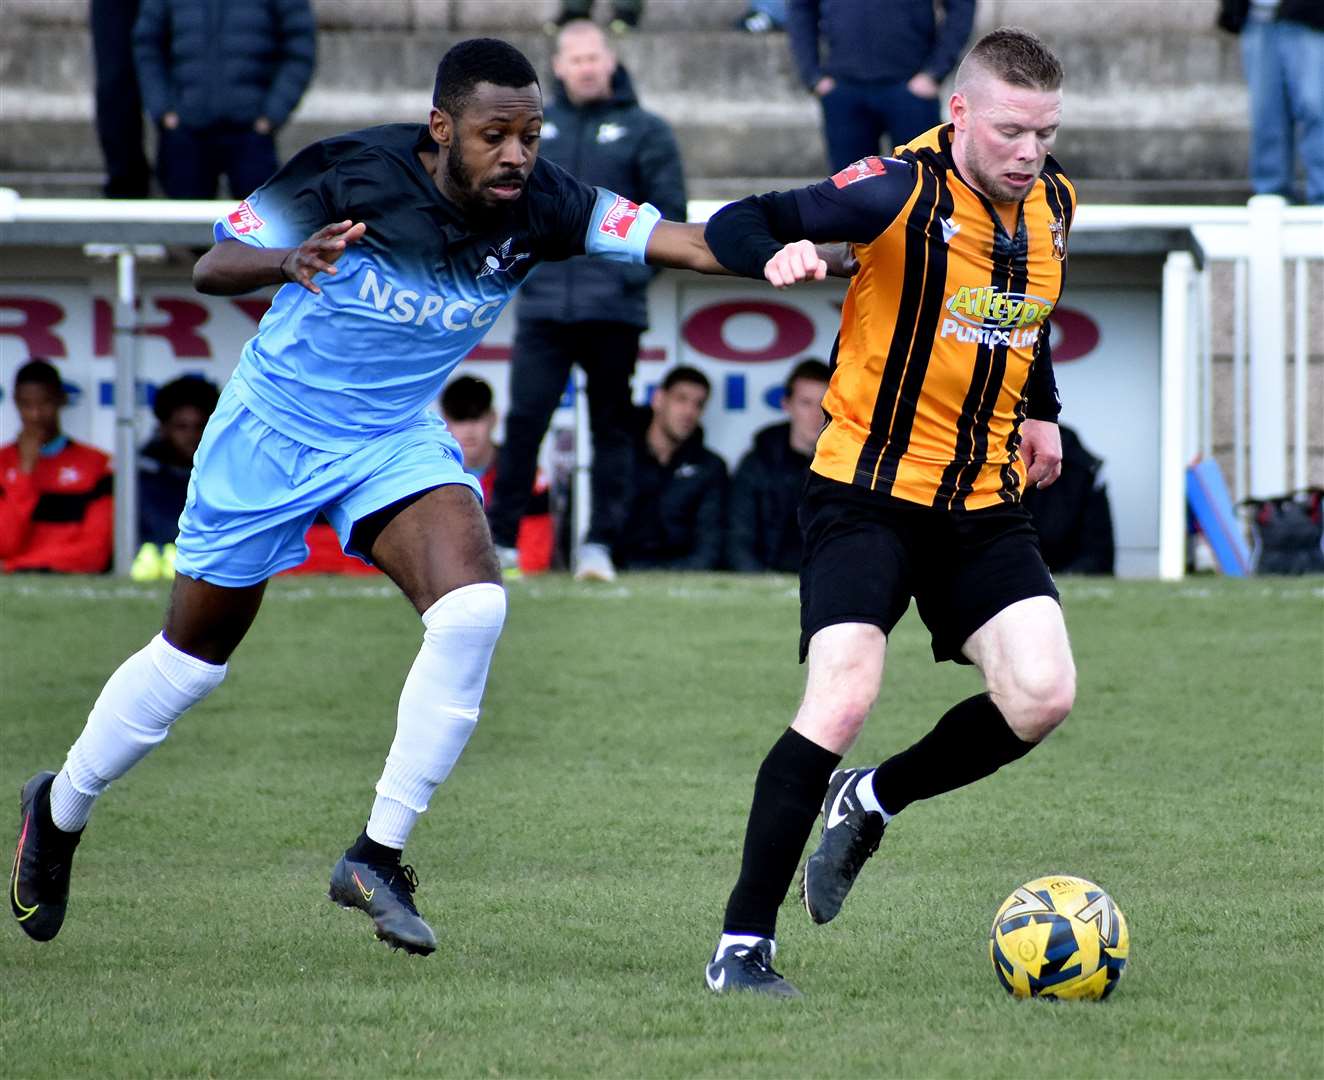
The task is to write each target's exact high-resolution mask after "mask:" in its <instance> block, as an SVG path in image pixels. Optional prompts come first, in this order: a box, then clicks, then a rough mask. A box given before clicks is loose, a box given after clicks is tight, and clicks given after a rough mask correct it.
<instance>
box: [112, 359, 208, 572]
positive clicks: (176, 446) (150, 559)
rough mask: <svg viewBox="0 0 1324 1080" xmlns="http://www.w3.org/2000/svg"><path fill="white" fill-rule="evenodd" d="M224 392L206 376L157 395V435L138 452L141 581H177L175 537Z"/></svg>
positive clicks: (136, 562) (137, 568) (136, 563)
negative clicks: (199, 455) (205, 432)
mask: <svg viewBox="0 0 1324 1080" xmlns="http://www.w3.org/2000/svg"><path fill="white" fill-rule="evenodd" d="M219 396H220V392H219V391H218V390H217V389H216V385H215V384H214V383H212V382H210V381H208V380H207V379H204V378H202V377H201V376H200V375H186V376H184V377H183V378H179V379H173V380H171V381H170V382H168V383H166V384H165V385H164V386H162V387H161V388H160V389H158V390H157V392H156V397H155V398H153V399H152V411H153V412H154V413H155V414H156V423H157V428H156V434H154V435H153V436H152V438H151V440H150V441H149V442H148V443H147V445H146V446H144V447H143V448H142V449H141V450H140V451H139V452H138V545H139V547H138V553H137V554H136V555H135V556H134V558H133V566H132V567H131V568H130V570H129V573H130V575H131V576H132V577H133V579H134V580H135V581H155V580H157V579H158V578H166V579H168V578H173V577H174V576H175V537H176V536H178V535H179V515H180V514H181V513H183V511H184V502H185V500H186V499H187V498H188V482H189V476H190V475H192V473H193V455H194V454H195V453H197V450H198V444H199V443H200V442H202V431H203V428H205V427H206V426H207V418H208V417H209V416H211V414H212V410H214V409H215V408H216V401H217V398H218V397H219Z"/></svg>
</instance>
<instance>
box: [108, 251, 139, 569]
mask: <svg viewBox="0 0 1324 1080" xmlns="http://www.w3.org/2000/svg"><path fill="white" fill-rule="evenodd" d="M137 262H138V260H137V255H136V254H135V253H134V250H133V248H130V247H126V248H121V249H120V250H119V251H117V252H116V253H115V323H114V328H115V333H114V338H115V574H116V576H118V577H128V576H129V570H130V568H131V567H132V566H133V558H134V555H135V554H136V552H137V550H138V543H137V541H138V426H137V423H136V414H137V409H138V336H137V326H138V311H137V306H138V281H137V269H138V267H137Z"/></svg>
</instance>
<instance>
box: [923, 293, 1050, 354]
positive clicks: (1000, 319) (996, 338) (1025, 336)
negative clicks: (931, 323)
mask: <svg viewBox="0 0 1324 1080" xmlns="http://www.w3.org/2000/svg"><path fill="white" fill-rule="evenodd" d="M947 310H948V311H949V312H951V316H950V317H949V318H944V319H943V320H942V336H943V337H945V338H946V337H955V338H956V340H957V341H962V342H969V343H971V344H975V345H989V346H999V345H1006V346H1009V347H1010V348H1013V349H1022V348H1029V347H1030V346H1032V345H1034V339H1035V338H1036V337H1038V336H1039V326H1040V324H1042V323H1043V321H1044V320H1045V319H1046V318H1048V316H1049V313H1050V312H1052V310H1053V305H1052V303H1051V302H1050V301H1048V300H1045V299H1044V298H1043V297H1042V296H1031V295H1030V294H1028V293H1007V292H1000V291H999V290H998V289H997V288H995V287H994V286H992V285H984V286H982V287H979V288H974V289H972V288H970V287H969V286H967V285H962V286H961V287H960V288H959V289H957V290H956V294H955V295H954V296H952V297H949V298H948V300H947Z"/></svg>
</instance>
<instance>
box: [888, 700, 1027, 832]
mask: <svg viewBox="0 0 1324 1080" xmlns="http://www.w3.org/2000/svg"><path fill="white" fill-rule="evenodd" d="M1035 745H1036V744H1035V743H1029V742H1025V741H1024V740H1023V739H1022V738H1021V737H1020V736H1018V735H1017V734H1016V733H1015V732H1014V731H1012V730H1011V728H1010V727H1008V726H1007V720H1006V717H1004V716H1003V715H1002V713H1001V712H999V711H998V707H997V706H996V705H994V704H993V699H992V698H990V697H989V696H988V695H987V694H976V695H975V696H974V697H972V698H966V699H965V700H964V701H962V702H961V703H960V704H959V705H953V706H952V707H951V708H950V709H948V710H947V712H946V713H944V714H943V717H942V719H941V720H939V721H938V722H937V723H936V724H935V725H934V726H933V730H932V731H930V732H929V733H928V734H927V735H925V736H924V738H922V739H920V740H919V742H917V743H915V744H914V745H913V746H911V747H910V748H908V749H906V750H902V751H901V753H899V754H895V755H893V756H892V757H890V758H888V759H887V760H886V761H884V762H883V763H882V764H881V765H879V766H878V768H877V770H876V771H875V772H874V774H873V790H874V795H875V796H876V797H877V799H878V802H879V803H880V804H881V806H882V807H883V809H884V810H886V811H887V812H888V813H889V814H898V813H900V812H901V810H902V809H903V808H904V807H906V806H909V805H910V804H911V803H912V802H915V801H916V800H917V799H929V798H932V797H933V796H934V795H941V794H942V793H943V792H944V791H952V790H954V789H956V788H959V787H964V786H965V785H966V784H972V783H974V782H975V781H976V780H980V779H982V778H983V777H985V776H989V775H991V774H992V773H995V772H997V771H998V769H1000V768H1002V766H1003V765H1006V764H1007V763H1008V762H1011V761H1015V760H1016V759H1017V758H1019V757H1024V756H1025V755H1026V754H1028V753H1029V752H1030V751H1031V750H1033V749H1034V747H1035Z"/></svg>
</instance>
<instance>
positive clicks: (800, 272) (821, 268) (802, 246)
mask: <svg viewBox="0 0 1324 1080" xmlns="http://www.w3.org/2000/svg"><path fill="white" fill-rule="evenodd" d="M827 272H828V264H827V263H826V262H824V261H823V257H822V256H821V255H819V253H818V249H817V248H816V247H814V245H813V242H812V241H809V240H797V241H795V243H793V244H787V245H786V246H785V247H784V248H782V249H781V251H779V252H777V254H776V255H774V256H773V257H772V258H771V259H769V260H768V261H767V263H766V264H765V265H764V267H763V276H764V277H765V278H767V279H768V281H769V282H770V283H771V284H773V285H775V286H776V287H777V288H779V289H784V288H786V286H787V285H794V284H795V283H796V282H797V281H808V280H810V279H811V278H812V279H813V280H814V281H822V280H823V279H824V278H825V277H827Z"/></svg>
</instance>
